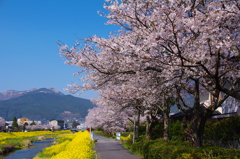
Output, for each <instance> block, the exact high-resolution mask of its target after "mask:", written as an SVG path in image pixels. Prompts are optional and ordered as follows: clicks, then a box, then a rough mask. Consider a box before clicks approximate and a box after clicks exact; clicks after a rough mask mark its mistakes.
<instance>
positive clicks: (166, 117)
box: [163, 107, 170, 141]
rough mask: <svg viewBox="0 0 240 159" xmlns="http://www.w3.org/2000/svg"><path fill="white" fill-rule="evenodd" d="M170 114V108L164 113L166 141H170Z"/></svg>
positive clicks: (164, 136) (164, 138)
mask: <svg viewBox="0 0 240 159" xmlns="http://www.w3.org/2000/svg"><path fill="white" fill-rule="evenodd" d="M169 112H170V109H169V108H168V107H167V108H166V109H165V110H164V111H163V124H164V129H163V140H164V141H168V140H169Z"/></svg>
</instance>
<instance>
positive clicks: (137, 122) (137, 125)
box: [133, 110, 141, 143]
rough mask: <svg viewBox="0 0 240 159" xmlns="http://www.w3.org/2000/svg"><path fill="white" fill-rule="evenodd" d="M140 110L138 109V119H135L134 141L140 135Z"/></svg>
mask: <svg viewBox="0 0 240 159" xmlns="http://www.w3.org/2000/svg"><path fill="white" fill-rule="evenodd" d="M140 113H141V111H140V110H137V119H134V128H133V133H134V138H133V143H134V142H135V140H136V139H137V138H138V136H139V121H140Z"/></svg>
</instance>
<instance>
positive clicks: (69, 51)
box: [59, 0, 240, 147]
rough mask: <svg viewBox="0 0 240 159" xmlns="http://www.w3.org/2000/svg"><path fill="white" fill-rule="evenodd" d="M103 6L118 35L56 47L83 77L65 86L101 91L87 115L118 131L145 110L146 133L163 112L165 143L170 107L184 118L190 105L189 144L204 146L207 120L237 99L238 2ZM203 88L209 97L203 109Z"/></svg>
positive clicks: (183, 0)
mask: <svg viewBox="0 0 240 159" xmlns="http://www.w3.org/2000/svg"><path fill="white" fill-rule="evenodd" d="M104 8H105V9H107V10H108V11H109V13H108V14H101V15H103V16H105V17H106V18H107V19H108V22H107V24H113V25H118V26H120V27H121V29H120V30H119V31H118V32H115V33H112V34H110V35H109V38H101V37H98V36H93V37H91V38H87V39H84V40H83V41H81V42H79V43H76V44H75V45H74V46H73V47H72V48H69V47H68V46H67V45H65V44H59V45H60V51H61V56H64V57H65V58H66V59H67V61H66V63H67V64H69V65H76V66H78V67H80V68H81V69H80V71H79V72H78V74H79V75H82V76H81V80H82V81H84V82H85V83H84V84H83V85H78V84H74V85H69V86H70V88H69V91H73V92H75V91H82V92H84V91H86V90H97V91H98V94H99V95H100V96H101V97H100V98H99V99H96V101H97V102H96V103H97V105H98V106H99V107H97V108H94V109H93V110H91V111H90V112H89V115H88V118H87V119H89V120H90V121H96V122H93V123H95V124H96V123H98V124H99V125H103V126H104V125H109V127H108V129H111V127H116V129H120V130H121V128H123V125H124V123H125V121H126V120H127V119H130V118H129V117H128V115H129V116H130V117H131V116H134V115H135V116H136V117H137V119H139V118H140V114H144V115H145V116H146V119H147V123H148V124H147V128H148V129H147V132H149V131H151V123H152V121H153V120H154V119H155V118H156V116H157V114H158V112H159V110H160V111H161V112H162V114H163V117H164V130H165V131H164V139H165V140H166V141H167V140H168V117H169V112H170V111H169V110H170V107H171V106H172V104H176V105H177V106H178V108H179V110H181V112H182V113H183V114H184V115H186V110H187V109H189V110H191V112H192V114H193V117H192V118H191V119H190V122H185V123H184V124H183V125H184V128H185V132H189V130H190V131H191V132H192V134H191V136H193V137H192V146H196V147H200V146H202V142H203V132H204V126H205V123H206V120H207V118H208V117H209V116H211V114H212V113H213V112H214V110H216V109H217V108H218V107H219V106H220V105H221V104H222V103H223V102H224V101H225V100H226V99H227V98H228V97H229V96H232V97H234V98H236V99H240V93H239V91H240V88H239V82H240V78H239V77H240V72H239V68H240V62H239V59H240V46H239V43H240V35H239V31H240V23H239V21H240V3H239V1H238V0H228V1H226V0H220V1H215V0H174V1H173V0H151V1H142V0H126V1H117V0H116V1H111V0H109V1H108V2H107V4H105V5H104ZM82 73H83V74H82ZM201 93H205V94H208V93H210V94H211V96H212V100H211V103H210V105H209V106H208V108H207V109H206V111H204V112H203V113H202V114H201V113H199V112H200V110H201V103H200V94H201ZM189 98H193V99H194V103H193V104H192V105H191V104H190V103H189V102H187V99H189ZM128 110H131V112H134V113H135V114H132V113H130V114H127V112H128ZM106 112H109V113H107V115H104V114H106ZM119 118H121V119H123V120H119ZM130 120H131V119H130ZM114 121H119V122H118V123H116V124H114V125H112V124H113V123H114ZM137 121H139V120H137ZM183 121H184V120H183ZM104 122H105V123H104ZM107 122H109V124H106V123H107ZM137 123H138V122H137Z"/></svg>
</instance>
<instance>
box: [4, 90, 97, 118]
mask: <svg viewBox="0 0 240 159" xmlns="http://www.w3.org/2000/svg"><path fill="white" fill-rule="evenodd" d="M93 107H94V105H93V104H92V103H91V102H90V100H87V99H83V98H78V97H74V96H72V95H64V94H63V93H61V92H59V91H57V90H56V89H54V88H40V89H36V88H35V89H31V90H28V91H14V90H11V91H7V92H3V93H0V117H3V118H4V119H5V120H12V119H13V118H14V116H16V117H17V118H21V117H25V118H29V119H31V120H49V119H62V118H71V117H78V118H85V116H86V115H87V113H88V109H92V108H93Z"/></svg>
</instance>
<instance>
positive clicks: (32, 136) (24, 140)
mask: <svg viewBox="0 0 240 159" xmlns="http://www.w3.org/2000/svg"><path fill="white" fill-rule="evenodd" d="M66 133H67V134H69V133H71V131H70V130H65V131H55V132H52V131H33V132H8V133H0V154H4V153H7V152H11V151H14V150H16V149H21V148H22V147H26V146H30V145H31V143H32V142H33V141H36V140H44V138H48V137H50V138H55V137H56V136H59V135H60V134H66Z"/></svg>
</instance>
